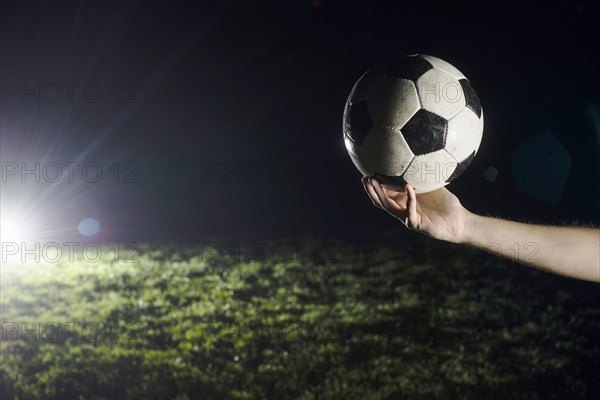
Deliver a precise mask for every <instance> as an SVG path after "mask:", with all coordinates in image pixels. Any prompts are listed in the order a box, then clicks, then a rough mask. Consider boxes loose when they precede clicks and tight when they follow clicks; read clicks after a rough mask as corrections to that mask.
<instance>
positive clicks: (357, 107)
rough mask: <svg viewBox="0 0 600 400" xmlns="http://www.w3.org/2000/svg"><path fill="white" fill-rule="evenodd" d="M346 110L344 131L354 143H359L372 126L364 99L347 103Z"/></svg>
mask: <svg viewBox="0 0 600 400" xmlns="http://www.w3.org/2000/svg"><path fill="white" fill-rule="evenodd" d="M348 107H349V109H348V110H347V112H346V120H345V121H344V124H345V133H346V135H348V137H349V138H350V140H352V141H353V142H354V143H356V144H358V145H361V144H362V142H363V141H364V140H365V137H366V136H367V133H369V130H371V128H372V127H373V124H372V122H371V117H370V116H369V110H368V108H367V102H366V101H359V102H358V103H354V104H349V105H348Z"/></svg>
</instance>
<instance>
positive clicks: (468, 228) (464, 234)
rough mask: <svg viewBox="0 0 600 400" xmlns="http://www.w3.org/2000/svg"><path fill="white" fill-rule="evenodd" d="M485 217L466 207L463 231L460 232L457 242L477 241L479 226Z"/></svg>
mask: <svg viewBox="0 0 600 400" xmlns="http://www.w3.org/2000/svg"><path fill="white" fill-rule="evenodd" d="M482 218H483V217H482V216H480V215H477V214H473V213H472V212H470V211H468V210H466V209H465V214H464V218H463V227H462V231H461V232H459V233H458V235H457V238H456V241H455V243H461V244H465V243H474V242H476V241H477V236H478V235H477V226H478V225H479V224H480V222H481V219H482Z"/></svg>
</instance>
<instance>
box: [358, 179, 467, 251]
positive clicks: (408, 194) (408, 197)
mask: <svg viewBox="0 0 600 400" xmlns="http://www.w3.org/2000/svg"><path fill="white" fill-rule="evenodd" d="M362 183H363V186H364V187H365V190H366V191H367V193H368V194H369V196H370V197H371V200H372V201H373V204H374V205H375V206H376V207H379V208H381V209H383V210H386V211H387V212H388V213H390V214H391V215H393V216H394V217H396V218H398V219H399V220H401V221H402V222H403V223H404V225H406V227H407V228H408V229H411V230H414V231H417V232H420V233H423V234H425V235H428V236H431V237H433V238H435V239H440V240H446V241H449V242H455V243H460V242H462V241H463V240H464V232H465V225H466V224H467V220H468V218H469V216H470V215H471V213H470V212H469V211H467V210H466V209H465V208H464V207H463V206H462V205H461V204H460V201H459V200H458V198H457V197H456V196H455V195H453V194H452V193H450V192H449V191H448V189H446V188H441V189H437V190H434V191H433V192H429V193H422V194H419V198H418V200H417V195H416V194H415V190H414V188H413V187H412V186H411V185H406V186H405V192H398V191H395V190H392V189H390V188H388V187H385V186H383V185H381V184H380V183H379V182H378V181H377V180H376V179H375V178H370V177H366V176H365V177H363V178H362Z"/></svg>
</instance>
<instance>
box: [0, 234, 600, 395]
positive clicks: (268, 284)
mask: <svg viewBox="0 0 600 400" xmlns="http://www.w3.org/2000/svg"><path fill="white" fill-rule="evenodd" d="M408 235H410V233H409V232H407V235H406V236H401V237H397V238H394V239H390V238H389V237H386V238H383V239H382V238H371V240H370V241H368V242H365V241H362V242H361V244H360V245H358V244H357V243H358V242H357V241H355V242H353V241H352V240H348V241H344V242H331V241H323V240H314V239H313V240H306V241H302V246H290V247H288V251H274V252H271V254H265V252H262V254H258V253H257V256H256V257H255V258H256V259H255V260H251V259H250V258H252V257H250V256H249V253H250V252H249V251H247V248H248V246H246V250H244V252H243V254H242V253H239V254H235V253H234V252H231V251H229V252H225V253H226V254H222V253H223V252H221V253H220V252H219V251H217V250H215V249H213V248H211V247H209V246H205V245H202V246H200V245H189V246H182V245H177V246H175V245H166V244H165V245H152V246H149V245H146V246H140V247H139V249H138V251H136V252H135V253H132V254H130V256H132V257H131V258H130V259H129V260H125V261H135V262H125V261H124V260H120V261H115V260H114V259H111V257H110V256H105V257H104V258H103V259H102V260H96V261H94V262H89V260H88V261H86V260H84V259H77V260H75V261H74V262H69V261H68V260H61V261H60V262H53V263H30V264H27V265H11V264H6V265H3V267H2V268H3V269H2V293H1V318H2V342H1V359H0V361H1V364H0V385H1V391H2V395H3V396H2V398H3V399H4V398H6V399H13V398H14V399H50V398H56V399H67V398H69V399H79V398H81V399H109V398H113V399H114V398H119V399H120V398H128V399H142V398H143V399H150V398H154V399H336V400H337V399H458V398H461V399H463V398H464V399H566V398H569V399H574V398H597V394H598V393H599V392H600V375H599V374H600V342H599V341H598V337H600V335H599V333H598V332H600V290H599V287H598V286H597V285H594V284H590V283H585V282H577V281H574V280H569V279H566V278H562V277H557V276H554V275H550V274H547V273H544V272H541V271H537V270H534V269H531V268H527V267H523V266H520V265H518V264H514V263H512V262H509V261H504V260H501V259H499V258H496V257H495V256H492V255H488V254H485V253H481V252H476V251H474V250H471V249H468V248H465V247H460V246H453V245H445V244H441V243H436V242H434V241H431V240H429V239H427V238H424V237H420V236H418V237H417V235H410V236H408ZM407 238H410V240H407ZM383 242H385V243H386V244H385V245H383V244H382V243H383ZM261 243H262V245H261V246H263V247H265V248H266V243H269V242H266V241H265V242H261ZM280 243H283V242H280ZM289 249H294V250H293V251H292V250H289Z"/></svg>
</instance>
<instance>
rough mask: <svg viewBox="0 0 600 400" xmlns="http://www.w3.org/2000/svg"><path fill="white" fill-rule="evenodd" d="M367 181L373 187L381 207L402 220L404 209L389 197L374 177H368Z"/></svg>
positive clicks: (404, 214)
mask: <svg viewBox="0 0 600 400" xmlns="http://www.w3.org/2000/svg"><path fill="white" fill-rule="evenodd" d="M369 181H370V183H371V186H372V187H373V189H375V194H376V195H377V198H378V199H379V202H380V203H381V205H382V206H383V208H384V209H385V210H386V211H387V212H389V213H390V214H392V215H393V216H395V217H397V218H399V219H401V220H403V221H404V220H405V218H406V209H404V208H401V207H400V206H399V205H398V203H396V202H395V201H394V200H392V199H390V198H389V197H388V195H387V194H386V193H385V192H384V190H383V188H382V187H381V184H380V183H379V182H378V181H377V180H376V179H373V178H370V179H369Z"/></svg>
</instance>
